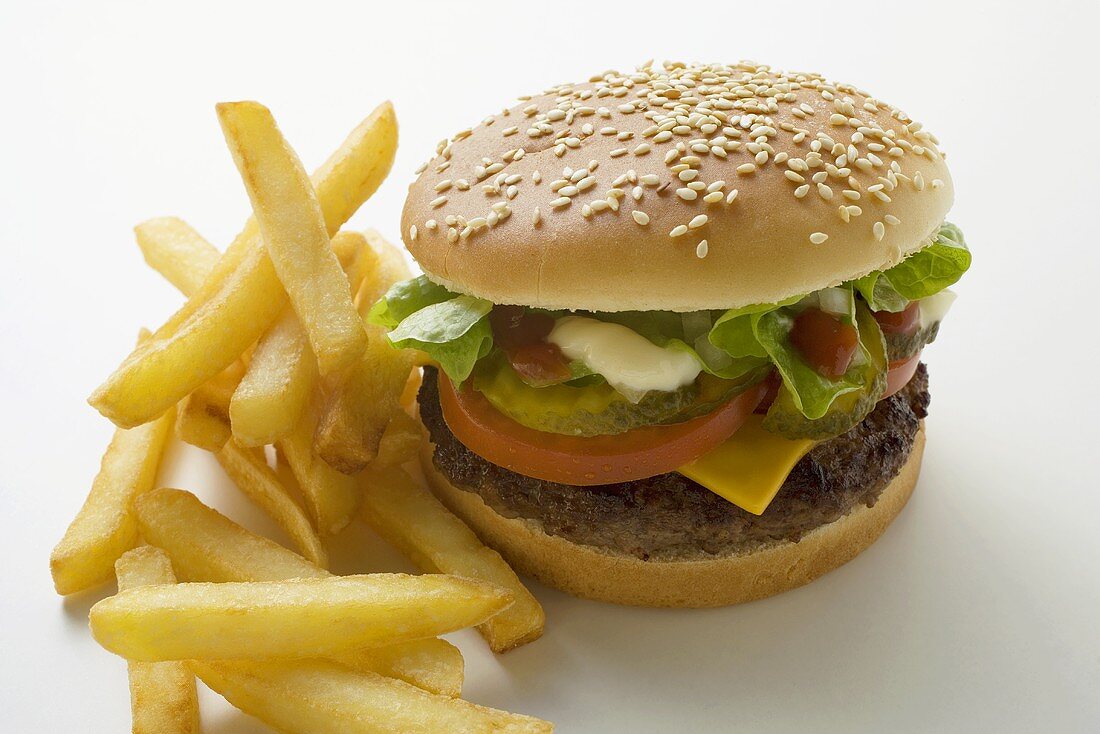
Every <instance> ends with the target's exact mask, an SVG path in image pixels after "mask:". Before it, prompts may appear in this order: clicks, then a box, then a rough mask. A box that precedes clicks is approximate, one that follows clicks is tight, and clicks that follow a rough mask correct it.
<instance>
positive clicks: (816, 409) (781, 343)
mask: <svg viewBox="0 0 1100 734" xmlns="http://www.w3.org/2000/svg"><path fill="white" fill-rule="evenodd" d="M845 292H846V293H847V294H848V299H849V304H850V305H849V313H850V315H849V316H847V317H845V318H843V319H842V320H844V321H846V322H847V323H849V324H851V325H853V326H854V325H855V323H854V315H855V297H854V296H853V294H852V291H850V290H846V291H845ZM802 310H803V308H802V307H801V306H799V307H783V308H776V309H772V310H770V311H764V312H763V313H756V314H751V315H749V316H748V318H749V319H750V320H751V323H752V333H753V336H754V337H755V339H756V341H757V343H758V344H759V345H760V346H761V347H762V348H763V350H764V351H765V352H766V353H767V355H768V357H769V358H770V359H771V361H772V363H773V364H775V367H776V369H777V370H778V371H779V376H780V377H781V378H782V379H783V386H784V387H785V388H787V390H788V391H789V392H790V395H791V399H792V401H793V402H794V406H795V407H796V408H798V410H799V411H800V412H801V413H802V414H803V415H804V416H806V417H807V418H809V419H810V420H814V419H817V418H820V417H821V416H823V415H825V413H826V411H828V410H829V406H830V405H832V404H833V401H834V400H836V399H837V398H838V397H840V396H841V395H844V394H846V393H850V392H855V391H856V390H859V389H860V388H861V387H863V384H864V380H863V378H862V375H861V374H860V370H859V369H857V368H854V367H855V363H856V362H860V361H861V360H860V357H865V356H866V355H859V354H857V357H856V359H855V360H853V368H850V369H849V370H848V372H846V373H845V374H844V375H841V376H840V377H839V378H837V379H831V378H829V377H825V376H824V375H822V374H821V373H819V372H818V371H817V370H815V369H814V368H813V367H811V366H810V365H809V364H807V363H806V362H805V361H804V360H803V359H802V355H801V354H799V352H798V350H797V349H796V348H795V346H794V345H793V344H791V341H790V333H791V329H792V328H793V326H794V320H795V317H796V316H797V315H798V314H799V313H800V312H801V311H802ZM861 348H862V344H861ZM863 351H865V349H863Z"/></svg>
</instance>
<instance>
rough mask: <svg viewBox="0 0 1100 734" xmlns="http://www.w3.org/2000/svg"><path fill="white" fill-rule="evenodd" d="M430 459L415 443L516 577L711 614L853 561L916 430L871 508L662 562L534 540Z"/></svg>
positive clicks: (911, 466) (434, 476) (902, 496)
mask: <svg viewBox="0 0 1100 734" xmlns="http://www.w3.org/2000/svg"><path fill="white" fill-rule="evenodd" d="M433 453H434V447H433V446H432V445H431V444H430V443H425V445H424V450H423V451H422V453H421V463H422V465H423V468H424V472H425V474H426V476H427V477H428V480H429V483H430V485H431V487H432V489H433V491H434V492H435V493H436V495H437V496H438V497H439V498H440V500H441V501H442V502H443V503H444V504H445V505H447V507H449V508H450V509H451V511H452V512H454V513H455V514H457V515H458V516H459V517H461V518H462V519H463V520H465V521H466V522H467V523H468V524H469V525H470V526H471V527H472V528H473V529H474V531H475V532H476V533H477V534H478V536H480V537H481V539H482V540H483V541H484V542H485V543H486V544H487V545H489V546H490V547H492V548H495V549H496V550H497V551H498V552H500V554H501V555H503V556H504V557H505V558H506V559H507V560H508V562H509V563H510V564H512V566H513V567H514V568H516V569H517V570H518V571H520V572H521V573H525V574H528V575H530V576H533V577H534V578H536V579H538V580H539V581H541V582H543V583H545V584H548V585H550V586H553V587H556V588H558V589H561V590H562V591H566V592H568V593H570V594H573V595H575V596H579V597H583V598H586V599H595V600H598V601H605V602H612V603H615V604H629V605H635V606H652V607H714V606H724V605H728V604H739V603H741V602H746V601H753V600H755V599H762V598H764V597H768V596H772V595H774V594H779V593H781V592H784V591H787V590H789V589H793V588H796V587H798V586H802V585H803V584H806V583H809V582H810V581H813V580H814V579H816V578H818V577H819V576H822V575H824V574H826V573H828V572H829V571H831V570H833V569H834V568H837V567H839V566H841V565H843V564H845V563H847V562H848V561H850V560H852V559H853V558H855V557H856V556H857V555H859V554H860V553H861V552H863V551H864V550H865V549H866V548H867V547H868V546H870V545H871V544H872V543H873V542H874V541H875V540H877V539H878V537H879V536H880V535H882V533H883V532H884V531H885V530H886V528H887V526H889V524H890V523H891V522H892V521H893V519H894V518H895V517H897V515H898V513H900V512H901V510H902V508H903V507H905V504H906V502H908V500H909V497H910V495H911V494H912V492H913V488H914V487H915V486H916V483H917V478H918V477H919V475H920V465H921V457H922V456H923V453H924V429H923V423H922V426H921V429H920V430H919V431H918V433H917V435H916V438H915V441H914V443H913V447H912V450H911V451H910V452H909V458H908V460H907V461H906V462H905V464H904V465H903V466H902V467H901V470H900V471H899V472H898V474H897V476H895V477H894V479H893V480H892V481H891V482H890V483H889V484H888V485H887V486H886V488H885V489H884V490H883V491H882V492H881V493H880V494H879V496H878V501H877V502H876V503H875V504H874V505H873V506H871V507H867V506H859V507H857V508H855V509H853V510H852V511H850V512H849V513H848V514H846V515H844V516H843V517H841V518H840V519H838V520H834V521H833V522H830V523H828V524H826V525H822V526H820V527H818V528H816V529H814V530H812V531H810V532H809V533H807V534H805V535H803V536H802V538H801V539H800V540H799V541H798V542H792V541H782V542H779V543H776V544H774V545H771V546H768V547H765V548H763V549H759V550H755V551H751V552H744V553H735V554H730V555H710V554H703V553H700V554H698V555H697V556H696V557H695V558H686V557H685V558H681V559H677V560H663V561H657V560H641V559H639V558H637V557H635V556H633V555H629V554H624V553H621V552H614V551H612V550H608V549H604V548H597V547H594V546H589V545H582V544H579V543H573V542H570V541H568V540H566V539H564V538H562V537H559V536H555V535H548V534H547V533H545V532H543V530H542V528H541V526H540V524H539V523H538V522H537V521H534V520H527V519H521V518H506V517H503V516H502V515H499V514H497V513H496V512H495V511H493V509H492V508H490V507H488V506H487V505H486V504H485V502H484V501H483V500H482V499H481V497H480V496H479V495H478V494H476V493H474V492H471V491H466V490H463V489H459V488H457V487H455V486H454V485H452V484H451V483H450V482H449V481H448V480H447V478H446V477H444V476H443V475H442V474H440V473H439V471H438V470H437V469H436V468H435V465H434V463H433V460H432V455H433Z"/></svg>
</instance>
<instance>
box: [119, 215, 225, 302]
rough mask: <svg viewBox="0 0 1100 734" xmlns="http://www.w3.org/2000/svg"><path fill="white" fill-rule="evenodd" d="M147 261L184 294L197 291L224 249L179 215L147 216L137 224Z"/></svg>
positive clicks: (135, 233)
mask: <svg viewBox="0 0 1100 734" xmlns="http://www.w3.org/2000/svg"><path fill="white" fill-rule="evenodd" d="M134 236H135V237H136V238H137V243H138V247H140V248H141V254H142V255H143V256H144V257H145V262H147V263H148V264H149V267H151V268H152V269H153V270H156V271H157V272H158V273H160V274H161V275H163V276H164V277H165V279H166V280H167V281H168V282H169V283H171V284H172V285H174V286H176V288H178V289H179V290H180V292H181V293H183V295H185V296H189V297H190V296H192V295H194V294H195V293H196V292H197V291H198V290H199V288H201V287H202V284H203V281H204V280H206V277H207V276H208V275H210V272H211V271H212V270H213V269H214V267H215V266H216V265H217V263H218V258H219V257H221V253H220V252H218V250H217V248H215V247H214V246H213V245H212V244H210V243H209V242H207V241H206V240H205V239H203V237H202V235H200V234H199V233H198V232H196V231H195V230H194V229H193V228H192V227H191V225H189V224H188V223H187V222H185V221H183V220H182V219H179V218H177V217H157V218H156V219H147V220H146V221H144V222H142V223H141V224H139V225H138V226H136V227H134Z"/></svg>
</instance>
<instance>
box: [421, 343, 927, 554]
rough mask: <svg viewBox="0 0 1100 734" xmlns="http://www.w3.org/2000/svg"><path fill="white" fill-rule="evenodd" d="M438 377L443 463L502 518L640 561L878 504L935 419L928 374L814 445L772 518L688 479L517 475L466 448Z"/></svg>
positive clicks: (731, 544)
mask: <svg viewBox="0 0 1100 734" xmlns="http://www.w3.org/2000/svg"><path fill="white" fill-rule="evenodd" d="M436 380H437V371H436V370H435V369H434V368H431V367H428V368H425V375H424V384H423V386H422V387H421V388H420V394H419V403H420V415H421V418H422V419H423V421H424V425H425V426H427V428H428V431H429V433H430V434H431V439H432V441H433V442H434V443H435V447H436V449H435V459H434V461H435V466H436V468H437V469H438V470H439V471H440V473H442V474H443V475H444V476H445V477H447V479H448V480H450V482H451V484H453V485H454V486H455V487H458V488H459V489H463V490H466V491H469V492H475V493H477V494H479V495H480V496H481V498H482V499H483V500H484V501H485V502H486V504H488V505H489V506H490V507H491V508H493V510H495V511H496V512H497V513H499V514H500V515H503V516H504V517H509V518H517V517H520V518H526V519H528V520H534V521H537V522H539V523H540V524H541V526H542V529H543V530H544V531H545V532H546V533H549V534H551V535H558V536H561V537H562V538H565V539H566V540H569V541H571V542H574V543H580V544H584V545H591V546H596V547H600V548H605V549H609V550H612V551H616V552H619V553H627V554H630V555H633V556H636V557H637V558H640V559H643V560H648V559H655V560H658V559H672V558H682V557H684V556H697V555H698V554H699V552H700V551H702V552H705V553H710V554H729V553H739V552H749V551H753V550H757V549H759V548H761V547H764V546H767V545H770V544H774V543H777V542H780V541H784V540H790V541H796V542H797V541H798V540H799V539H800V538H801V537H802V536H803V535H804V534H805V533H807V532H809V531H811V530H813V529H814V528H816V527H819V526H821V525H825V524H827V523H830V522H832V521H833V520H836V519H837V518H840V517H842V516H844V515H845V514H847V513H848V512H849V511H850V510H852V509H853V508H855V507H856V506H858V505H861V504H862V505H867V506H868V507H870V506H872V505H874V503H875V501H876V500H877V499H878V496H879V494H880V493H881V492H882V490H883V489H884V488H885V487H886V485H887V484H889V482H890V480H891V479H893V477H894V476H896V475H897V473H898V471H899V470H900V469H901V467H902V465H904V464H905V462H906V460H907V459H908V457H909V452H910V450H911V449H912V447H913V440H914V438H915V437H916V434H917V431H918V429H919V428H920V423H919V422H920V420H921V419H922V418H924V416H925V415H926V414H927V409H928V402H929V395H928V371H927V369H926V368H925V366H924V364H923V363H922V364H921V365H920V366H919V367H918V368H917V372H916V374H915V375H914V376H913V379H912V380H911V381H910V382H909V384H908V385H907V386H906V387H905V388H903V389H902V390H901V391H899V392H898V393H896V394H895V395H892V396H891V397H889V398H886V399H885V400H883V401H881V402H879V404H878V406H876V408H875V410H874V411H873V412H872V413H871V414H870V415H869V416H867V418H866V419H865V420H864V421H863V422H862V423H860V424H859V425H858V426H856V427H855V428H853V429H852V430H850V431H848V432H847V433H845V434H844V435H842V436H838V437H836V438H833V439H830V440H828V441H824V442H822V443H820V444H818V445H817V446H815V447H814V448H813V450H811V451H810V452H809V453H808V454H807V455H806V456H805V457H803V459H802V460H801V461H799V462H798V464H797V465H795V467H794V470H793V471H792V472H791V473H790V475H789V476H788V477H787V480H786V481H785V482H784V483H783V486H782V488H780V490H779V493H778V494H777V495H776V497H775V499H774V500H773V501H772V503H771V505H769V506H768V509H767V510H765V511H764V514H762V515H759V516H757V515H753V514H751V513H749V512H746V511H744V510H742V509H741V508H740V507H738V506H736V505H734V504H731V503H730V502H728V501H726V500H724V499H722V498H721V497H719V496H718V495H716V494H714V493H713V492H711V491H709V490H708V489H706V488H704V487H702V486H700V485H698V484H696V483H695V482H693V481H692V480H690V479H688V478H687V477H685V476H683V475H682V474H677V473H669V474H660V475H658V476H655V477H650V478H648V479H640V480H637V481H633V482H622V483H618V484H604V485H598V486H590V487H577V486H573V485H568V484H557V483H555V482H548V481H544V480H541V479H532V478H531V477H527V476H524V475H522V474H517V473H516V472H513V471H509V470H508V469H504V468H503V467H500V466H497V465H496V464H492V463H490V462H488V461H486V460H485V459H483V458H481V457H480V456H478V455H477V454H475V453H473V452H472V451H470V450H469V449H468V448H466V447H465V446H464V445H463V444H462V443H461V442H460V441H459V440H458V439H457V438H455V436H454V434H453V433H451V430H450V428H448V427H447V424H446V422H445V421H444V420H443V414H442V411H441V409H440V405H439V390H438V386H437V383H436Z"/></svg>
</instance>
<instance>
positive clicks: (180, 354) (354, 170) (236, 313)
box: [89, 103, 397, 427]
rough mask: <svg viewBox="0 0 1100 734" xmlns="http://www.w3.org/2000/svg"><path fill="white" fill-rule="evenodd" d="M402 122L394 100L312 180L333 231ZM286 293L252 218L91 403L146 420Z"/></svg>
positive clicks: (390, 151)
mask: <svg viewBox="0 0 1100 734" xmlns="http://www.w3.org/2000/svg"><path fill="white" fill-rule="evenodd" d="M396 148H397V121H396V119H395V117H394V114H393V107H392V105H390V104H389V103H386V104H383V105H381V106H379V108H378V109H376V110H375V111H374V112H373V113H372V114H371V115H370V116H369V117H368V118H367V119H366V120H364V121H363V122H362V123H361V124H360V125H359V126H358V127H357V128H356V129H355V130H354V131H352V133H351V135H350V136H349V137H348V139H347V140H345V141H344V144H343V145H341V147H340V148H339V150H337V151H336V152H335V153H334V154H333V155H332V156H331V157H330V158H329V159H328V160H327V161H326V162H325V163H324V165H322V166H321V167H320V168H319V169H318V170H317V172H316V173H315V174H314V176H313V179H312V182H313V186H314V189H315V190H316V196H317V201H318V202H319V204H320V207H321V211H322V213H323V215H324V218H325V224H326V228H327V231H328V232H329V233H330V234H334V233H335V232H336V231H337V230H339V228H340V226H341V225H342V224H343V223H344V222H346V221H347V220H348V218H349V217H350V216H351V215H352V214H353V213H354V212H355V210H356V209H358V208H359V206H360V205H361V204H362V203H363V202H364V201H366V199H367V198H369V197H370V195H371V194H373V193H374V191H375V190H376V189H377V188H378V186H379V184H380V183H381V182H382V180H383V179H384V178H385V177H386V175H387V174H388V173H389V170H390V167H391V165H392V164H393V157H394V152H395V151H396ZM285 303H286V295H285V292H284V290H283V287H282V284H281V283H280V281H279V278H278V276H277V275H276V272H275V268H274V266H273V265H272V263H271V259H270V258H269V257H268V254H267V251H266V249H265V247H264V243H263V241H262V238H261V237H260V230H259V226H258V225H257V224H256V222H255V221H254V220H249V222H248V224H246V225H245V228H244V230H243V231H242V232H241V234H240V235H238V236H237V238H236V239H235V240H234V241H233V244H231V245H230V246H229V248H228V249H227V250H226V251H225V253H224V254H223V255H222V257H221V258H220V259H219V260H218V264H217V266H216V267H215V268H214V270H213V271H212V272H211V273H210V276H209V277H208V278H207V279H206V280H205V281H204V282H203V285H202V287H201V288H200V289H199V290H198V291H197V292H196V293H195V294H194V296H192V297H191V298H190V299H189V300H188V301H187V303H186V304H185V305H184V306H183V308H181V309H180V310H179V311H178V312H176V314H175V315H173V316H172V317H171V318H170V319H169V320H168V321H167V322H166V323H165V324H164V325H163V326H162V327H161V328H160V329H158V330H157V332H156V333H155V334H154V335H153V336H152V338H151V339H149V340H148V341H147V342H146V343H144V344H141V345H139V346H138V347H137V349H135V350H134V352H133V353H132V354H131V355H130V356H129V357H127V358H126V360H125V361H123V363H122V365H120V367H119V368H118V370H116V371H115V373H114V374H112V375H111V376H110V377H109V378H108V379H107V381H106V382H105V383H104V384H103V385H101V386H100V387H99V388H98V389H96V391H95V392H94V393H93V394H92V397H91V398H90V400H89V402H90V403H91V404H92V405H93V406H94V407H95V408H96V409H97V410H99V411H100V412H101V413H102V414H103V415H105V416H106V417H108V418H110V419H111V420H112V421H114V422H115V423H116V424H117V425H119V426H123V427H133V426H136V425H139V424H141V423H145V422H147V421H149V420H151V419H153V418H155V417H157V416H159V415H161V414H163V413H164V412H165V411H166V410H167V409H168V408H170V407H171V406H173V405H175V404H176V403H178V402H179V401H180V400H181V399H183V398H184V397H185V396H186V395H188V394H189V393H191V391H193V390H194V389H195V388H196V387H198V386H199V385H202V384H203V383H204V382H206V381H207V380H209V379H210V378H211V377H213V376H214V375H216V374H217V373H218V372H220V371H221V370H223V369H225V367H227V366H228V365H230V364H232V362H233V361H234V360H236V359H237V358H238V357H240V355H241V354H242V353H244V352H245V350H246V349H247V348H248V347H249V346H250V345H252V344H253V343H254V342H255V341H256V340H257V339H258V338H259V337H260V336H261V335H262V334H263V333H264V332H265V331H266V330H267V329H268V328H269V327H270V326H271V324H272V323H273V322H274V321H275V319H276V317H277V316H278V315H279V313H280V312H281V311H282V308H283V305H284V304H285Z"/></svg>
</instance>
